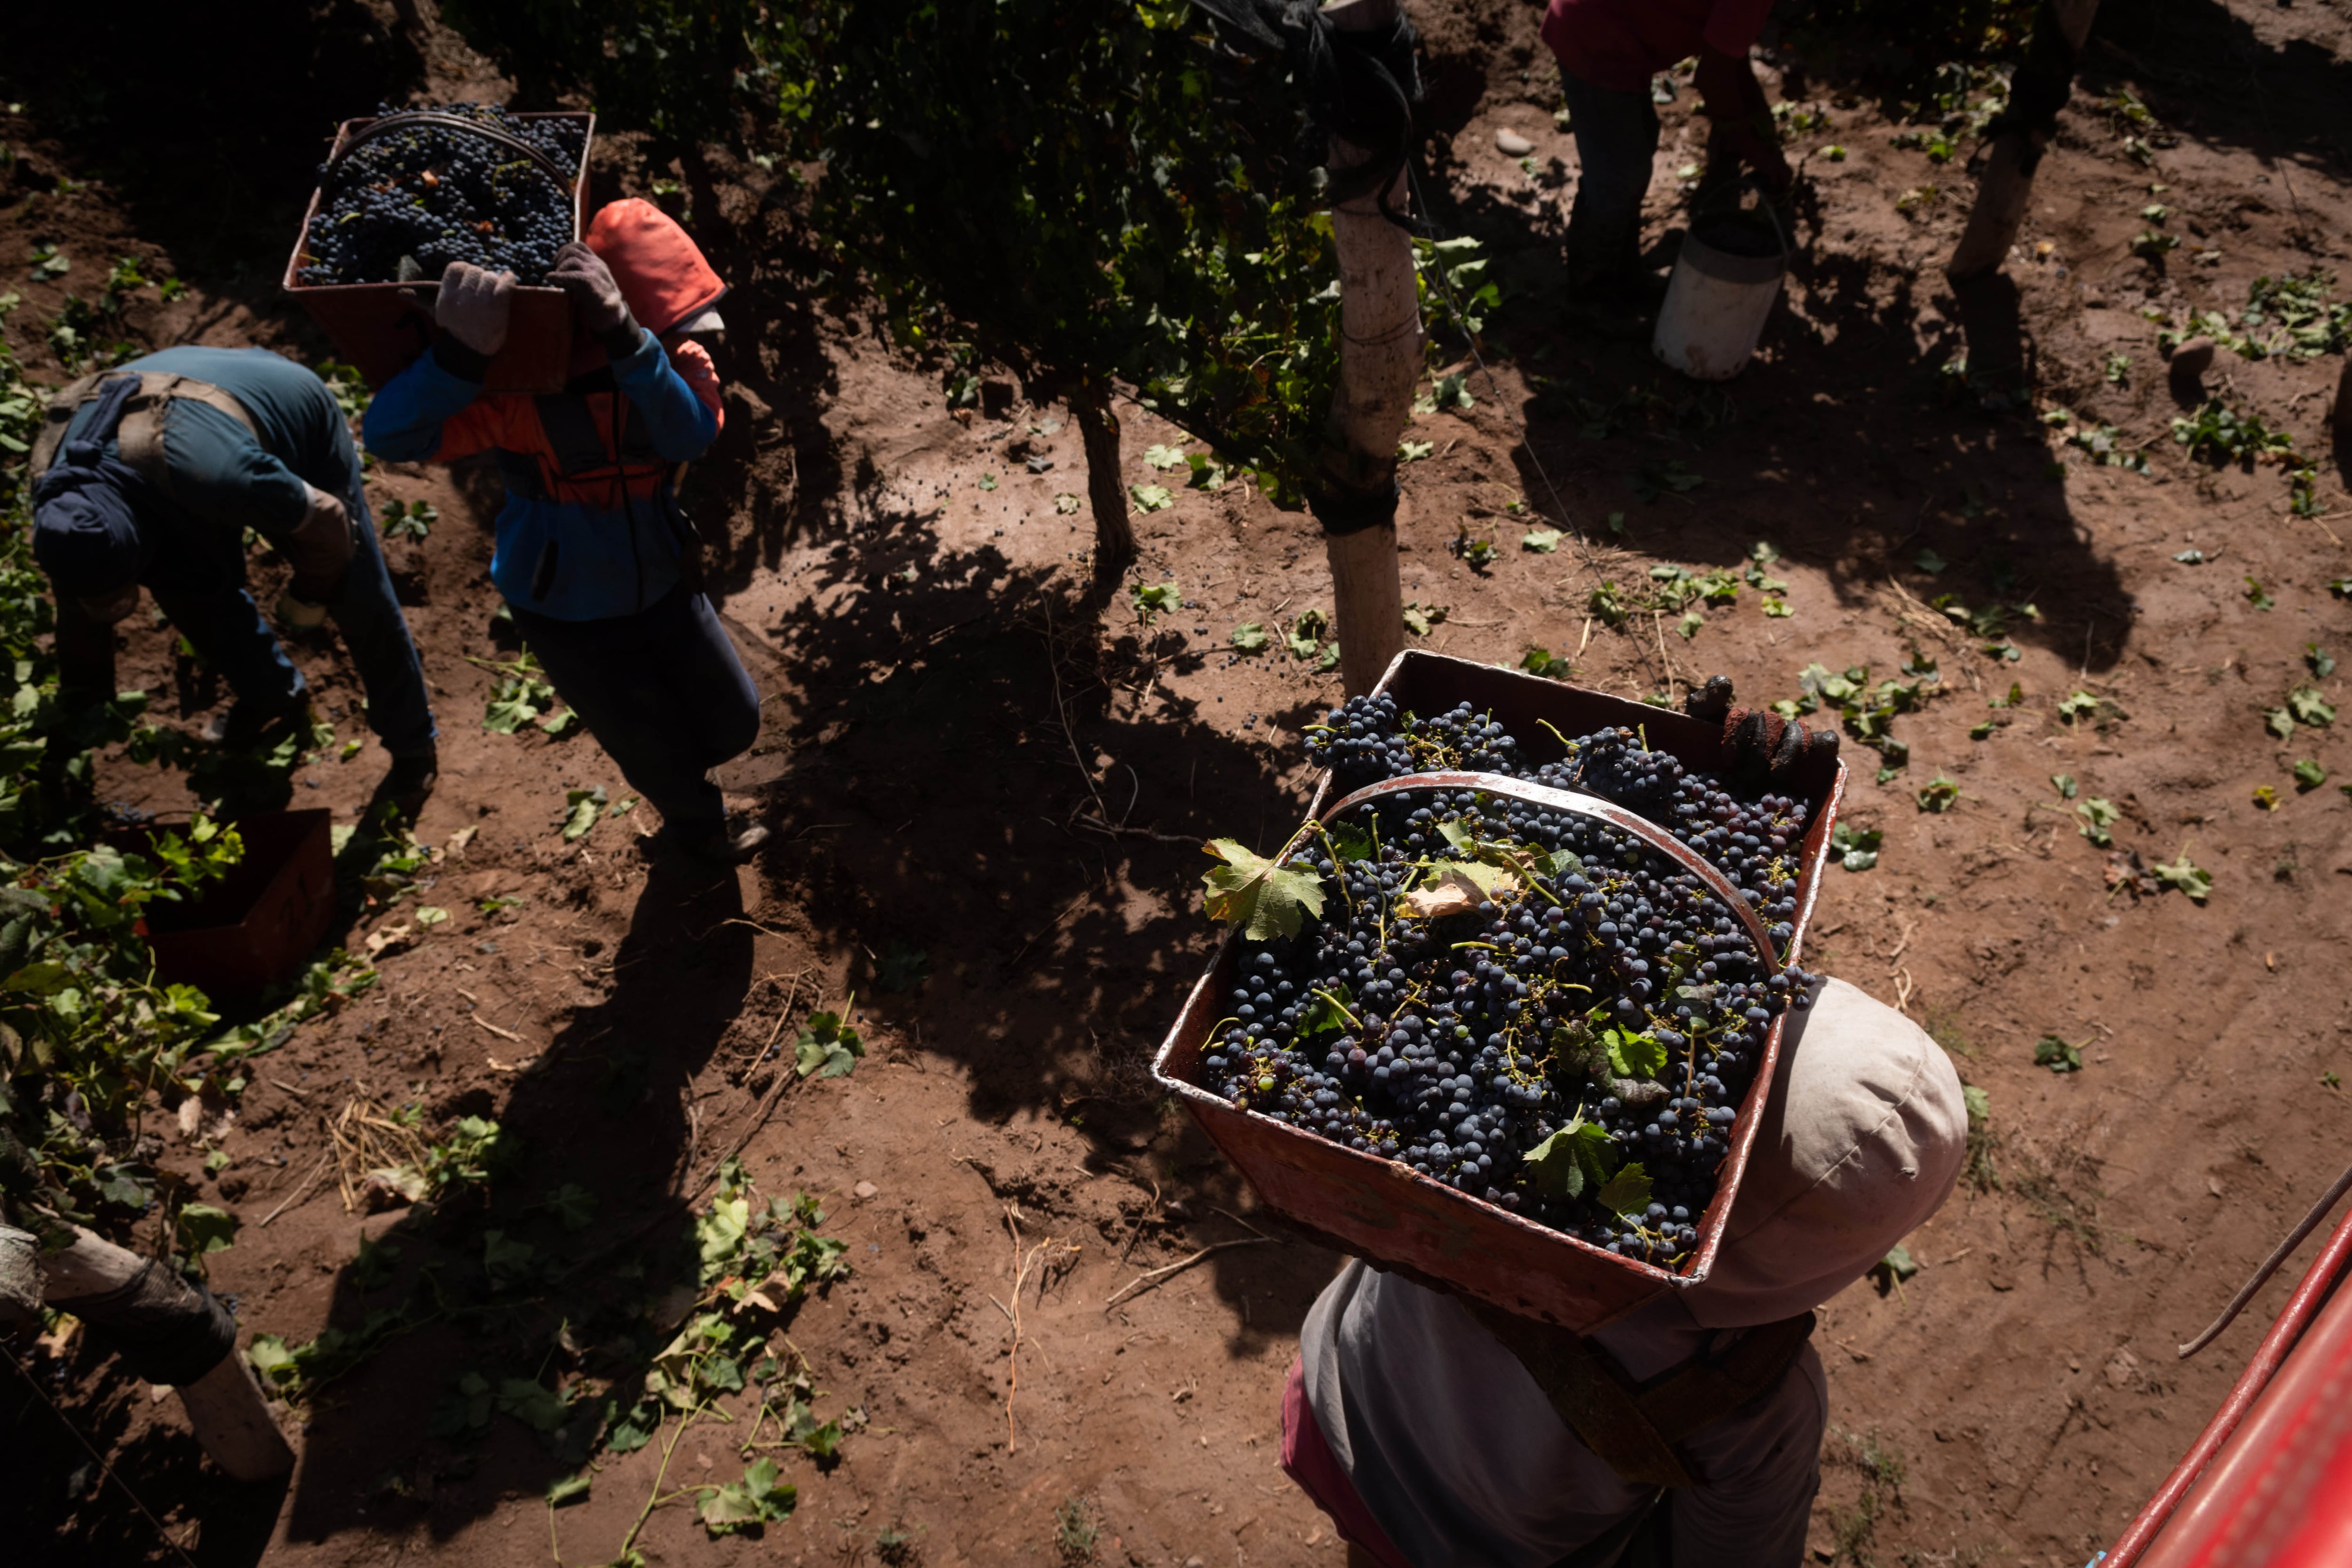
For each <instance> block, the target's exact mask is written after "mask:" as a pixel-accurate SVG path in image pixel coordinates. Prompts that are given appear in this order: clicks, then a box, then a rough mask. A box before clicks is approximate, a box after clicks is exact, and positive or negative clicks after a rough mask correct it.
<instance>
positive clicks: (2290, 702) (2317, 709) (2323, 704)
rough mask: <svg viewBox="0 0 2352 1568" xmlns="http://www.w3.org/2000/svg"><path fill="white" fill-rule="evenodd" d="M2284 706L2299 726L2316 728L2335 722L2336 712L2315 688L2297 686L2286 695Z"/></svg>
mask: <svg viewBox="0 0 2352 1568" xmlns="http://www.w3.org/2000/svg"><path fill="white" fill-rule="evenodd" d="M2286 705H2287V709H2288V710H2289V711H2290V712H2292V713H2293V714H2294V717H2295V721H2296V722H2297V723H2299V724H2309V725H2312V726H2314V727H2317V726H2319V725H2322V724H2333V723H2335V722H2336V710H2335V709H2333V708H2331V707H2329V706H2328V704H2327V700H2326V698H2324V697H2322V696H2320V694H2319V689H2318V688H2317V687H2315V686H2298V687H2296V688H2295V689H2294V690H2293V691H2290V692H2288V693H2287V694H2286Z"/></svg>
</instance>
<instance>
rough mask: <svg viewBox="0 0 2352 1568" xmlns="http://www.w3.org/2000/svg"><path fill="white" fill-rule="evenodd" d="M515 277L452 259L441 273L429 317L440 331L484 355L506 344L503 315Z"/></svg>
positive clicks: (512, 292)
mask: <svg viewBox="0 0 2352 1568" xmlns="http://www.w3.org/2000/svg"><path fill="white" fill-rule="evenodd" d="M514 286H515V277H514V274H513V273H511V272H492V271H490V270H488V268H481V267H477V266H475V265H474V264H473V263H471V262H469V261H453V262H451V263H449V265H448V267H447V268H446V269H444V270H443V272H442V274H441V295H440V298H439V299H438V300H436V301H435V303H434V307H433V319H434V321H436V322H438V323H439V324H440V327H441V330H442V331H445V332H446V333H448V334H449V335H450V336H451V337H453V338H455V339H457V341H458V342H461V343H463V344H465V345H466V346H467V348H469V349H471V350H473V351H474V352H475V353H478V354H481V355H483V356H485V357H488V355H491V354H494V353H498V352H499V350H500V349H502V348H504V347H506V345H507V317H508V313H509V309H510V308H511V306H512V305H513V302H514Z"/></svg>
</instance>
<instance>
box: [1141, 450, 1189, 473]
mask: <svg viewBox="0 0 2352 1568" xmlns="http://www.w3.org/2000/svg"><path fill="white" fill-rule="evenodd" d="M1143 460H1144V461H1145V462H1147V463H1149V464H1150V465H1151V466H1152V467H1153V468H1160V469H1162V470H1165V469H1169V468H1183V467H1184V466H1185V462H1184V448H1183V447H1165V446H1161V447H1146V448H1144V453H1143Z"/></svg>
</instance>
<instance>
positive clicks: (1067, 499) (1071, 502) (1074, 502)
mask: <svg viewBox="0 0 2352 1568" xmlns="http://www.w3.org/2000/svg"><path fill="white" fill-rule="evenodd" d="M1080 504H1081V503H1080V501H1079V500H1078V498H1077V497H1076V496H1074V495H1072V494H1070V493H1069V492H1068V491H1067V490H1065V491H1063V492H1062V493H1061V494H1060V495H1057V496H1055V498H1054V510H1055V511H1057V512H1059V513H1060V514H1061V515H1062V516H1064V517H1076V516H1077V515H1078V507H1079V506H1080Z"/></svg>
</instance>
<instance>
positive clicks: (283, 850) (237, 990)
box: [146, 811, 335, 998]
mask: <svg viewBox="0 0 2352 1568" xmlns="http://www.w3.org/2000/svg"><path fill="white" fill-rule="evenodd" d="M333 820H334V817H333V814H332V813H331V812H327V811H272V812H263V813H259V814H257V815H255V816H246V817H240V818H239V819H237V820H236V822H234V823H232V824H230V825H229V826H234V827H235V828H236V831H237V837H240V838H242V839H243V840H244V841H245V858H243V859H241V860H239V861H238V862H237V863H236V865H235V866H233V867H231V868H229V872H228V875H227V876H226V877H224V878H222V879H220V880H219V881H217V882H213V883H210V884H208V885H207V886H206V887H205V889H204V890H203V892H202V893H201V894H200V895H199V896H197V897H196V898H194V899H192V900H189V901H187V902H185V903H178V904H163V903H158V904H150V905H148V906H147V910H146V919H147V931H148V939H147V940H148V945H149V946H150V947H151V948H152V949H153V950H154V952H155V975H156V978H157V979H159V980H162V981H163V982H164V983H165V984H180V985H194V986H195V987H196V988H197V989H199V990H201V991H203V992H204V993H205V994H206V995H207V996H212V997H216V998H217V997H222V996H246V995H251V994H254V993H256V992H258V991H264V990H267V989H268V987H270V986H272V985H274V984H278V982H280V981H282V980H289V979H291V978H292V977H293V976H294V975H296V974H298V973H300V972H301V969H302V966H303V964H305V963H308V962H309V960H310V954H311V952H313V951H315V950H316V949H317V947H318V945H319V942H320V939H321V938H322V937H324V936H325V935H326V934H327V925H328V922H329V921H331V919H332V918H333V916H334V912H335V868H334V857H333V852H332V845H331V832H330V828H331V825H332V823H333ZM169 831H172V830H171V829H169V828H163V827H157V828H152V829H150V830H148V832H149V835H150V837H160V836H161V835H162V834H163V833H166V832H169Z"/></svg>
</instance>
